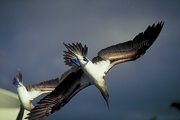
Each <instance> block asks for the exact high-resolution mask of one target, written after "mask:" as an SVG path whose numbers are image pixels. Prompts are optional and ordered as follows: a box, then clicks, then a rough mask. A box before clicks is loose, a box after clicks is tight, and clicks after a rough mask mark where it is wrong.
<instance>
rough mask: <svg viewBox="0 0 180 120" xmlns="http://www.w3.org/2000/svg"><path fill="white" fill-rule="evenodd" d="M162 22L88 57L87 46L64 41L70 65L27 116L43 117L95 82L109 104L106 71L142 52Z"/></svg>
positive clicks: (66, 60)
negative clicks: (53, 87)
mask: <svg viewBox="0 0 180 120" xmlns="http://www.w3.org/2000/svg"><path fill="white" fill-rule="evenodd" d="M163 25H164V22H159V23H157V24H156V25H155V24H153V25H152V26H149V27H148V28H147V29H146V30H145V31H144V32H141V33H139V34H138V35H137V36H136V37H135V38H134V39H133V40H130V41H127V42H124V43H119V44H116V45H112V46H110V47H107V48H105V49H102V50H100V51H99V52H98V55H97V56H96V57H94V58H93V59H92V61H91V60H89V59H88V58H87V56H86V55H87V51H88V48H87V46H86V45H84V46H83V45H82V44H81V43H76V44H75V43H72V44H65V43H63V44H64V46H65V47H66V48H67V49H68V50H67V51H64V59H65V64H66V65H69V66H71V69H70V70H68V71H66V72H65V73H64V74H63V75H62V76H61V78H60V80H61V82H60V84H59V85H58V86H57V87H56V88H55V90H53V91H52V92H51V93H50V94H48V95H47V96H45V97H44V98H43V99H41V100H40V101H39V102H38V103H37V106H35V108H33V109H32V110H31V111H30V113H29V114H28V115H29V116H28V117H27V118H28V119H29V120H36V119H38V120H42V119H45V118H46V117H47V116H49V115H51V114H52V113H54V112H55V111H58V110H60V109H61V108H62V107H63V106H64V105H65V104H66V103H68V102H69V100H70V99H71V98H72V97H73V96H74V95H76V94H77V93H78V92H79V91H81V90H82V89H84V88H86V87H88V86H90V85H95V86H96V87H97V88H98V89H99V90H100V92H101V94H102V96H103V98H104V99H105V101H106V104H107V106H108V108H109V104H108V97H109V94H108V89H107V86H106V83H105V79H104V78H105V75H106V74H107V73H108V71H109V70H110V69H111V68H112V67H113V66H114V65H116V64H119V63H123V62H127V61H133V60H136V59H138V58H140V57H141V56H142V55H144V54H145V52H146V50H147V49H148V48H149V47H150V46H151V45H152V44H153V43H154V41H155V40H156V38H157V37H158V35H159V33H160V32H161V29H162V27H163Z"/></svg>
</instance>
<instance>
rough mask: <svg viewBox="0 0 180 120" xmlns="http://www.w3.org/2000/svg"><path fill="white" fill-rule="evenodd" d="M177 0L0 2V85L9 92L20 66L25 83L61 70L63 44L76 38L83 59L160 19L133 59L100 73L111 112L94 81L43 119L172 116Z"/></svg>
mask: <svg viewBox="0 0 180 120" xmlns="http://www.w3.org/2000/svg"><path fill="white" fill-rule="evenodd" d="M179 5H180V2H179V1H178V0H173V1H170V0H169V1H164V0H159V1H156V0H151V1H149V0H136V1H134V0H113V1H111V2H110V1H108V0H104V1H95V0H94V1H83V0H82V1H81V0H77V1H74V2H73V1H66V2H65V1H58V0H54V1H45V0H44V1H38V2H37V1H35V0H32V1H21V2H20V1H19V2H17V1H16V2H15V1H8V0H4V1H3V0H2V1H1V2H0V88H3V89H7V90H10V91H12V92H15V93H16V89H15V87H14V86H13V85H12V78H13V77H14V76H15V75H16V74H17V70H18V69H19V68H20V69H21V72H22V74H23V80H24V84H25V85H31V84H35V83H38V82H41V81H44V80H49V79H51V78H56V77H60V76H61V74H62V73H64V72H65V71H66V70H68V69H69V67H68V66H66V65H65V64H64V62H63V61H64V60H63V56H62V55H63V50H66V49H65V47H64V46H63V45H62V43H61V42H62V41H64V42H65V43H72V42H81V43H82V44H86V45H87V46H88V47H89V51H88V55H87V57H88V58H89V59H91V58H93V57H94V56H96V55H97V52H98V51H99V50H101V49H102V48H105V47H108V46H110V45H113V44H117V43H120V42H125V41H127V40H131V39H133V38H134V37H135V36H136V35H137V34H138V33H140V32H143V31H144V30H145V29H146V28H147V27H148V26H149V25H152V24H153V23H157V22H159V21H164V22H165V25H164V28H163V29H162V32H161V33H160V35H159V37H158V39H157V41H156V42H155V43H154V44H153V45H152V47H151V48H150V49H149V50H148V51H147V52H146V54H145V55H144V56H143V57H141V58H140V59H138V60H136V61H133V62H127V63H123V64H120V65H117V66H115V67H114V68H113V69H111V71H110V72H109V73H108V74H107V76H106V78H105V79H106V84H107V86H108V90H109V94H110V98H109V104H110V111H109V110H108V108H107V106H106V103H105V101H104V100H103V98H102V97H101V94H100V92H99V90H98V89H97V88H95V87H94V86H90V87H88V88H86V89H84V90H83V91H81V92H80V93H78V94H77V95H76V96H75V97H74V98H73V99H72V100H71V101H70V102H69V103H68V104H67V105H66V106H65V107H64V108H63V109H61V110H60V111H58V112H56V113H54V114H53V115H51V116H50V117H49V118H48V119H47V120H50V119H54V120H57V119H62V120H74V119H80V120H84V119H86V120H91V119H104V120H109V119H113V120H119V119H121V120H130V119H131V120H132V119H133V120H149V119H150V118H152V117H153V116H155V117H157V120H177V119H178V118H180V115H179V111H177V110H176V109H170V108H169V105H170V103H171V102H172V101H180V95H179V93H180V87H179V86H180V73H179V71H180V62H179V61H180V40H179V38H180V33H179V28H180V22H179V21H180V14H179V11H180V7H179Z"/></svg>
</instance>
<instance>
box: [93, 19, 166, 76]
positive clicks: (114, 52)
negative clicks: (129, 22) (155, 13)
mask: <svg viewBox="0 0 180 120" xmlns="http://www.w3.org/2000/svg"><path fill="white" fill-rule="evenodd" d="M163 25H164V23H163V22H159V23H158V24H157V25H155V24H153V25H152V26H149V27H148V28H147V29H146V30H145V31H144V32H142V33H139V34H138V35H137V36H136V37H135V38H134V39H133V40H131V41H127V42H124V43H119V44H117V45H112V46H110V47H107V48H105V49H102V50H101V51H100V52H98V56H97V57H94V58H93V59H92V62H93V63H96V62H99V61H101V60H109V61H110V65H109V68H108V69H107V70H106V71H105V73H107V72H108V71H109V69H111V67H113V66H114V65H115V64H118V63H122V62H126V61H131V60H136V59H138V58H139V57H141V56H142V55H144V54H145V52H146V50H147V49H148V48H149V47H150V46H151V45H152V44H153V43H154V41H155V40H156V38H157V37H158V35H159V33H160V32H161V29H162V27H163Z"/></svg>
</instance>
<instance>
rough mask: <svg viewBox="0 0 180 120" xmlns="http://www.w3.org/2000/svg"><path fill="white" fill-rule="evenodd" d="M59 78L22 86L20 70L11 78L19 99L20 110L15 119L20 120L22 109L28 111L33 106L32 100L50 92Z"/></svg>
mask: <svg viewBox="0 0 180 120" xmlns="http://www.w3.org/2000/svg"><path fill="white" fill-rule="evenodd" d="M59 82H60V81H59V78H56V79H52V80H48V81H44V82H40V83H38V84H34V85H28V86H24V84H23V80H22V74H21V72H20V70H19V71H18V74H17V75H16V76H15V77H14V79H13V84H14V86H16V88H17V94H18V98H19V101H20V112H19V114H18V116H17V119H18V120H20V119H22V117H23V113H24V109H26V110H28V111H30V110H32V109H33V108H34V105H33V104H32V101H33V100H34V99H35V98H37V97H38V96H40V95H42V94H45V93H50V92H51V91H52V90H54V89H55V87H56V86H57V85H58V84H59Z"/></svg>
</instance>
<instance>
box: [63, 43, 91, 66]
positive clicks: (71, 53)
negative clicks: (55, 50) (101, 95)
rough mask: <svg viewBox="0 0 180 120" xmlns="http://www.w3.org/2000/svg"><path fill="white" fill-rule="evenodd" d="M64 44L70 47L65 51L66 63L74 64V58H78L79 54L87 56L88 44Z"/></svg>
mask: <svg viewBox="0 0 180 120" xmlns="http://www.w3.org/2000/svg"><path fill="white" fill-rule="evenodd" d="M63 45H64V46H65V47H66V48H67V49H68V50H67V51H63V52H64V55H63V56H64V60H65V61H64V62H65V64H66V65H69V66H73V65H74V63H72V61H71V60H72V59H76V60H77V55H81V56H86V54H87V51H88V48H87V46H86V45H84V46H82V44H81V43H76V44H75V43H72V44H65V43H64V42H63Z"/></svg>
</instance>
